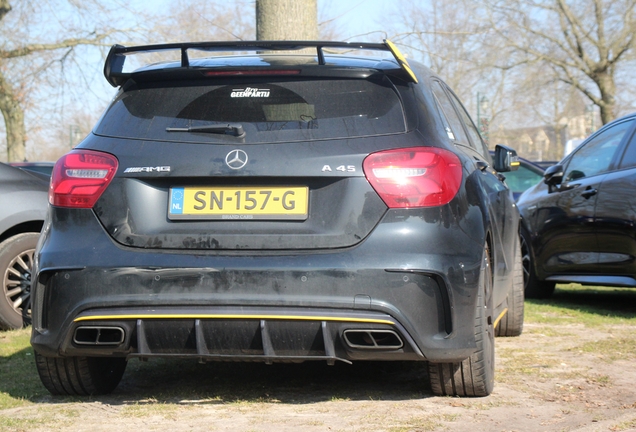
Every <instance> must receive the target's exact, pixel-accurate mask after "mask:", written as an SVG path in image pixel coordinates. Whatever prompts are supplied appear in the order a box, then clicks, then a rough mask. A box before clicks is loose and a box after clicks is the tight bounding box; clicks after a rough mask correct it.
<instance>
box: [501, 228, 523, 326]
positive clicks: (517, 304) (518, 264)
mask: <svg viewBox="0 0 636 432" xmlns="http://www.w3.org/2000/svg"><path fill="white" fill-rule="evenodd" d="M521 256H522V252H521V239H520V241H519V245H518V246H517V249H516V251H515V264H514V269H513V276H512V277H513V281H512V287H511V289H510V293H508V311H507V312H506V314H505V315H504V316H503V317H502V318H501V320H500V321H499V325H497V327H496V330H495V335H496V336H519V335H521V332H523V310H524V304H523V302H524V295H523V291H524V284H523V281H524V278H523V274H524V269H523V262H522V259H521Z"/></svg>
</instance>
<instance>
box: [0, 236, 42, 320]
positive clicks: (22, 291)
mask: <svg viewBox="0 0 636 432" xmlns="http://www.w3.org/2000/svg"><path fill="white" fill-rule="evenodd" d="M39 237H40V234H38V233H32V232H29V233H22V234H18V235H15V236H13V237H9V238H8V239H6V240H5V241H3V242H2V243H0V278H1V280H2V294H1V295H0V328H2V329H18V328H22V327H26V326H28V325H29V324H31V267H32V265H33V253H34V252H35V246H36V245H37V243H38V238H39Z"/></svg>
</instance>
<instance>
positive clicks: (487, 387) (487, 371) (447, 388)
mask: <svg viewBox="0 0 636 432" xmlns="http://www.w3.org/2000/svg"><path fill="white" fill-rule="evenodd" d="M484 257H485V258H484V263H483V266H482V269H481V274H480V282H479V285H480V286H479V292H478V295H477V308H476V313H475V342H476V344H477V351H476V352H475V353H474V354H472V355H471V356H470V357H469V358H467V359H466V360H464V361H461V362H452V363H429V365H428V375H429V379H430V382H431V390H432V391H433V393H434V394H435V395H437V396H488V395H489V394H490V393H491V392H492V390H493V387H494V383H495V334H494V329H493V326H492V325H491V324H489V321H491V320H492V269H491V265H490V257H489V254H488V248H487V247H486V248H485V252H484Z"/></svg>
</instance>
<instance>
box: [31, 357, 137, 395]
mask: <svg viewBox="0 0 636 432" xmlns="http://www.w3.org/2000/svg"><path fill="white" fill-rule="evenodd" d="M35 364H36V366H37V369H38V373H39V374H40V379H41V381H42V384H44V387H46V389H47V390H48V391H50V392H51V394H54V395H77V396H88V395H100V394H107V393H110V392H112V391H113V390H114V389H115V387H117V385H118V384H119V381H121V377H122V376H123V375H124V371H125V370H126V364H127V362H126V359H125V358H110V357H45V356H43V355H40V354H38V353H37V352H36V353H35Z"/></svg>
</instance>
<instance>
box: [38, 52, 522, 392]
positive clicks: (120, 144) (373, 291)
mask: <svg viewBox="0 0 636 432" xmlns="http://www.w3.org/2000/svg"><path fill="white" fill-rule="evenodd" d="M298 49H302V51H300V52H299V53H298V54H288V52H290V51H291V52H293V51H294V50H298ZM307 49H310V50H313V52H310V53H309V54H308V53H307ZM327 49H329V50H330V52H333V51H337V50H338V49H346V50H351V49H357V50H366V51H370V50H373V51H376V52H379V53H380V54H381V55H380V56H378V57H363V56H353V55H351V54H346V55H343V54H327V53H326V51H327ZM171 50H176V52H177V53H178V55H179V58H178V60H177V61H176V62H170V61H168V62H163V63H157V64H153V65H150V66H146V67H144V68H141V69H137V70H136V71H132V72H126V71H125V68H124V63H125V60H126V58H128V57H129V56H133V55H134V54H138V53H146V52H169V51H171ZM281 50H282V51H285V54H283V53H280V54H277V53H276V52H277V51H281ZM194 51H199V52H200V51H203V52H208V54H210V53H211V54H214V52H223V53H224V54H223V56H219V55H216V56H210V57H206V58H203V57H201V56H196V57H195V56H193V55H191V53H192V52H194ZM230 51H235V52H249V51H256V53H255V54H250V55H246V54H240V55H226V54H227V52H230ZM382 54H387V55H388V56H386V55H385V56H382ZM105 75H106V78H107V79H108V81H109V82H110V83H111V84H112V85H113V86H116V87H119V91H118V94H117V96H116V97H115V99H114V101H113V102H112V104H111V105H110V107H109V108H108V109H107V110H106V112H105V114H104V115H103V117H102V119H101V120H100V121H99V123H98V124H97V125H96V126H95V128H94V130H93V132H92V133H91V134H90V135H89V136H88V137H87V138H86V139H85V140H84V141H83V142H82V143H81V144H80V145H78V146H77V147H76V148H75V149H74V150H72V151H71V152H70V153H68V154H67V155H65V156H64V157H62V158H61V159H60V160H59V161H58V162H57V163H56V165H55V168H54V170H53V174H52V180H51V187H50V194H49V202H50V207H49V214H48V218H47V220H46V222H45V226H44V229H43V234H42V237H41V239H40V243H39V245H38V249H37V251H36V256H35V267H34V282H33V285H34V286H33V297H34V298H33V302H32V303H33V335H32V344H33V347H34V349H35V352H36V361H37V366H38V371H39V373H40V376H41V378H42V382H43V383H44V385H45V386H46V387H47V388H48V389H49V390H50V391H51V392H52V393H54V394H91V393H105V392H109V391H111V390H113V389H114V388H115V387H116V386H117V383H118V382H119V380H120V378H121V376H122V374H123V372H124V368H125V366H126V362H127V361H128V360H129V359H131V358H135V357H136V358H141V359H149V358H152V357H185V358H188V357H190V358H193V359H196V360H199V361H215V360H235V361H261V362H265V363H272V362H279V361H305V360H322V361H326V362H327V363H329V364H333V363H335V362H345V363H349V362H353V361H357V360H412V361H422V362H428V365H429V376H430V379H431V387H432V391H433V392H434V393H435V394H453V395H455V394H457V395H469V396H470V395H474V396H479V395H487V394H489V393H490V391H491V390H492V386H493V379H494V378H493V377H494V335H495V334H496V333H497V334H500V335H509V336H510V335H518V334H520V332H521V329H522V326H523V280H522V270H521V268H522V267H521V264H520V262H521V261H520V255H519V240H518V213H517V209H516V207H515V205H514V201H513V199H512V197H511V194H510V191H509V190H508V188H507V187H506V186H505V183H504V177H503V176H502V175H501V174H499V173H498V172H496V171H495V169H496V170H497V171H500V172H502V171H508V170H511V169H514V168H515V165H516V161H515V154H514V151H512V150H510V149H508V148H504V147H501V146H499V147H498V148H497V150H496V153H495V163H493V162H492V160H491V157H490V155H489V153H488V149H487V147H486V146H485V144H484V143H483V141H482V139H481V138H480V136H479V133H478V132H477V130H476V128H475V126H474V124H473V123H472V121H471V120H470V117H469V116H468V114H467V113H466V111H465V109H464V108H463V106H462V105H461V103H460V102H459V100H458V99H457V97H456V96H455V95H454V94H453V92H452V91H451V90H450V89H449V88H448V86H447V85H446V84H445V83H444V82H443V81H442V80H441V79H440V78H439V77H437V76H436V75H434V74H433V73H432V72H431V71H429V70H428V69H426V68H425V67H423V66H421V65H418V64H415V63H411V64H410V65H409V64H408V63H407V62H406V60H405V59H404V58H403V57H402V56H401V55H400V54H399V52H397V50H396V49H395V47H394V46H393V45H392V44H391V43H390V42H388V41H387V42H385V43H382V44H352V43H339V42H236V43H230V42H225V43H219V42H216V43H214V42H209V43H193V44H172V45H154V46H143V47H128V48H127V47H122V46H114V47H113V48H112V49H111V52H110V54H109V56H108V59H107V61H106V66H105Z"/></svg>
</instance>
